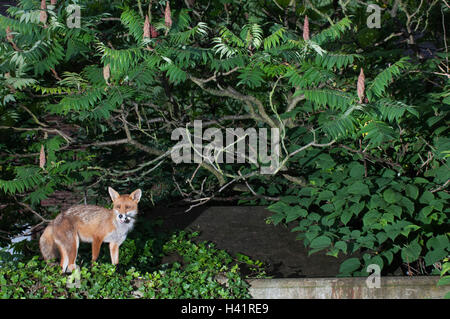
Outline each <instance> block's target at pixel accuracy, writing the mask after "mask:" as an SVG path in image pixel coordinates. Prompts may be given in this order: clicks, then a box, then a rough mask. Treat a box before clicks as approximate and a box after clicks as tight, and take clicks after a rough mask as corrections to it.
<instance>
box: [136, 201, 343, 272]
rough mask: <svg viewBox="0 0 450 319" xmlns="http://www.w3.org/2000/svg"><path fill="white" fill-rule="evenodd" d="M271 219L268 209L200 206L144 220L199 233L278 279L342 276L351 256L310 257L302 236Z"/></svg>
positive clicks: (162, 210) (163, 210)
mask: <svg viewBox="0 0 450 319" xmlns="http://www.w3.org/2000/svg"><path fill="white" fill-rule="evenodd" d="M271 215H272V213H271V212H269V211H267V210H266V209H265V208H264V207H250V206H240V207H237V206H213V207H205V206H200V207H197V208H194V209H192V210H191V211H189V212H185V208H174V207H158V208H154V209H152V210H150V211H148V212H147V213H146V214H145V216H143V217H144V218H146V219H149V220H152V221H157V220H160V221H162V223H161V225H160V226H159V227H157V228H156V229H155V231H157V232H158V231H159V232H161V233H167V234H171V233H173V232H175V231H177V230H182V229H184V230H190V231H196V232H199V233H200V235H199V236H198V237H196V238H195V240H196V241H208V242H212V243H214V244H215V245H216V247H217V248H219V249H224V250H226V251H227V252H228V253H229V254H230V255H231V256H236V255H237V254H244V255H247V256H249V257H250V258H251V259H253V260H260V261H262V262H263V263H264V264H265V266H266V273H267V274H268V275H269V276H273V277H275V278H301V277H335V276H336V275H337V274H338V273H339V265H340V264H341V263H342V261H344V260H345V259H346V258H348V257H349V256H342V255H341V256H339V258H335V257H332V256H327V255H326V254H325V252H318V253H315V254H313V255H311V256H308V250H307V248H305V247H304V245H303V243H302V242H301V241H299V240H297V239H296V236H297V234H298V233H295V232H291V229H292V228H293V226H292V227H286V226H283V225H277V226H274V225H272V224H267V223H266V219H267V218H268V217H269V216H271ZM130 235H131V234H130ZM131 237H132V236H131ZM165 259H167V260H164V261H163V262H170V260H171V259H174V260H176V261H179V260H177V258H176V256H169V257H167V258H166V257H165ZM243 271H244V272H245V267H244V269H243Z"/></svg>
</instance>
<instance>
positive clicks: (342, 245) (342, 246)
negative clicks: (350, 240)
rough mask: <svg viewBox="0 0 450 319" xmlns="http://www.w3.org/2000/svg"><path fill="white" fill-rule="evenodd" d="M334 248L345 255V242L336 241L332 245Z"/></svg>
mask: <svg viewBox="0 0 450 319" xmlns="http://www.w3.org/2000/svg"><path fill="white" fill-rule="evenodd" d="M334 247H335V248H337V249H340V250H342V252H343V253H344V254H346V253H347V243H346V242H345V241H338V242H336V243H335V244H334Z"/></svg>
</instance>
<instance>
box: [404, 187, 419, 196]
mask: <svg viewBox="0 0 450 319" xmlns="http://www.w3.org/2000/svg"><path fill="white" fill-rule="evenodd" d="M405 193H406V196H408V197H410V198H412V199H417V196H419V189H418V188H417V186H415V185H413V184H407V185H406V187H405Z"/></svg>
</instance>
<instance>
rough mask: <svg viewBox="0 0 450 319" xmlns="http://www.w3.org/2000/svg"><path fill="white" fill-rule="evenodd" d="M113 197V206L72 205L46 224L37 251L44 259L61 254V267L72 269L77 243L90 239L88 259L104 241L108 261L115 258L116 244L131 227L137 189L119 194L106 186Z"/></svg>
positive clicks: (137, 200)
mask: <svg viewBox="0 0 450 319" xmlns="http://www.w3.org/2000/svg"><path fill="white" fill-rule="evenodd" d="M108 191H109V194H110V196H111V199H112V201H113V204H114V207H113V209H111V210H110V209H106V208H103V207H99V206H94V205H77V206H72V207H70V208H69V209H67V210H66V211H64V212H63V213H61V214H59V215H58V216H56V218H55V219H54V220H53V221H52V222H51V223H50V224H49V225H48V226H47V228H46V229H45V230H44V233H43V234H42V236H41V238H40V240H39V246H40V250H41V253H42V255H43V257H44V259H45V260H49V259H53V258H56V257H57V256H58V255H59V256H60V258H61V261H60V265H61V268H62V271H63V272H64V271H66V270H68V271H73V270H74V269H75V267H76V265H75V261H76V258H77V252H78V245H79V243H80V241H81V242H91V243H92V260H93V261H95V260H97V258H98V255H99V252H100V247H101V245H102V243H103V242H104V241H106V242H108V243H109V250H110V254H111V262H112V263H113V264H114V265H116V264H118V262H119V246H120V244H122V242H123V241H124V240H125V238H126V235H127V233H128V232H129V231H130V230H131V229H132V227H133V223H134V219H135V215H136V213H137V204H138V202H139V200H140V198H141V194H142V192H141V190H140V189H138V190H136V191H134V192H133V193H131V194H130V195H119V194H118V193H117V192H116V191H115V190H113V189H112V188H109V189H108Z"/></svg>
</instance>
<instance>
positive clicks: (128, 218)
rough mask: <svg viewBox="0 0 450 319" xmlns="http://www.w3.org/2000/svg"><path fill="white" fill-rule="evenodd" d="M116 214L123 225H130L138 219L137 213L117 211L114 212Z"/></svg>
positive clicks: (133, 211)
mask: <svg viewBox="0 0 450 319" xmlns="http://www.w3.org/2000/svg"><path fill="white" fill-rule="evenodd" d="M114 213H116V215H117V220H118V221H119V223H121V224H123V223H125V224H128V223H129V222H130V221H131V220H133V219H135V218H136V211H135V210H132V211H130V212H127V213H124V214H122V213H120V212H118V211H117V210H114Z"/></svg>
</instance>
